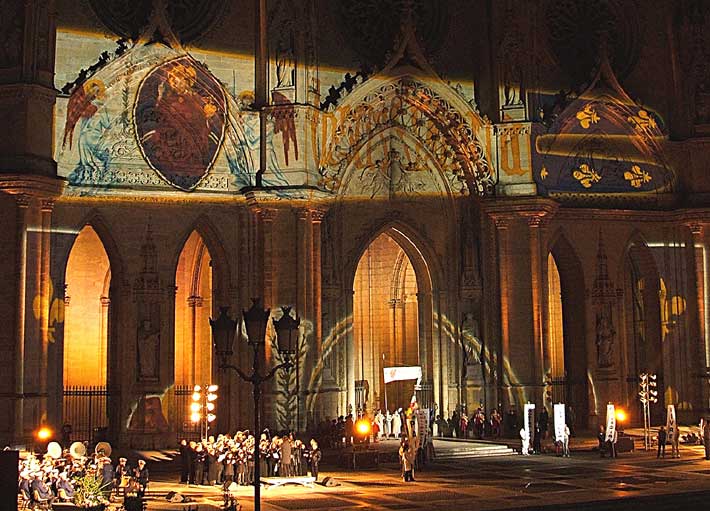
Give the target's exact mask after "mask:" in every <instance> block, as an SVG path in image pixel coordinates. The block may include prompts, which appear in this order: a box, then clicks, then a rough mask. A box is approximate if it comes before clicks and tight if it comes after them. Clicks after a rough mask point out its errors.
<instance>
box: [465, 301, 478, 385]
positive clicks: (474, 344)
mask: <svg viewBox="0 0 710 511" xmlns="http://www.w3.org/2000/svg"><path fill="white" fill-rule="evenodd" d="M461 349H462V355H463V356H462V367H461V376H462V378H463V379H466V377H467V376H468V370H469V366H475V365H479V364H481V355H482V353H480V352H479V351H478V350H479V349H480V332H479V326H478V321H477V320H476V319H475V318H474V317H473V313H472V312H467V313H466V314H464V318H463V321H462V322H461ZM477 376H478V375H477V374H475V373H474V374H471V377H474V378H477Z"/></svg>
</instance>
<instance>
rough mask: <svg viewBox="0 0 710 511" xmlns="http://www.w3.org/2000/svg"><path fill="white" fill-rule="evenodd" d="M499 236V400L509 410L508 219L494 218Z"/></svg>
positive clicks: (511, 396) (510, 395)
mask: <svg viewBox="0 0 710 511" xmlns="http://www.w3.org/2000/svg"><path fill="white" fill-rule="evenodd" d="M493 220H494V222H495V226H496V231H497V234H498V267H499V269H498V282H499V283H500V344H499V349H498V368H497V370H498V399H499V401H500V402H501V405H502V407H503V409H504V410H508V408H509V406H510V405H511V404H515V400H514V398H513V395H512V391H511V388H510V377H509V376H508V375H507V373H506V363H510V323H509V319H510V318H509V310H508V306H509V303H510V298H509V295H508V285H509V284H508V275H509V272H510V266H509V262H508V226H509V222H508V219H507V218H504V217H500V216H496V217H494V218H493Z"/></svg>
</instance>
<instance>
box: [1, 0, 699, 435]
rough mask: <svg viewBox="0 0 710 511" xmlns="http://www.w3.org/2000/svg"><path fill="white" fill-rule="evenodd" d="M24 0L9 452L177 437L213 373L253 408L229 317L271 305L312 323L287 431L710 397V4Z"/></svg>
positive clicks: (11, 269) (249, 412) (15, 21)
mask: <svg viewBox="0 0 710 511" xmlns="http://www.w3.org/2000/svg"><path fill="white" fill-rule="evenodd" d="M0 5H1V6H2V16H0V27H2V28H1V29H0V113H1V116H2V117H1V118H2V123H3V125H4V126H5V128H4V129H3V133H2V136H1V137H0V191H1V192H2V193H0V218H1V219H2V220H1V221H2V228H1V229H0V234H1V235H2V240H3V241H2V243H1V245H0V246H1V247H2V260H3V261H5V262H4V263H3V264H2V265H0V274H1V275H2V281H3V282H4V285H3V286H2V287H1V288H0V318H1V319H2V323H3V327H4V328H2V329H0V361H1V362H2V364H3V366H4V367H5V369H3V370H2V371H0V414H1V415H2V416H5V417H7V418H8V420H5V421H2V422H0V443H2V444H3V445H6V444H21V443H24V442H26V441H28V439H30V438H32V436H33V434H34V432H35V431H36V430H37V429H38V428H39V427H41V426H45V425H46V426H49V427H51V428H53V429H54V430H55V431H59V430H61V428H62V426H63V425H65V424H69V425H71V427H72V429H73V432H74V436H75V437H76V438H84V437H85V438H87V439H88V438H89V437H93V438H96V436H97V435H102V436H103V437H105V438H108V439H110V440H111V441H112V442H115V443H116V444H119V445H125V446H130V447H135V448H153V447H156V448H157V447H161V446H168V445H174V443H175V441H176V438H178V437H179V436H181V435H186V434H189V433H191V432H194V424H192V423H191V422H190V421H189V420H188V405H189V399H190V396H191V394H192V388H193V386H194V385H197V384H199V385H205V384H217V385H219V388H220V390H219V399H218V402H217V412H216V416H217V419H216V425H215V428H216V429H218V430H221V431H233V430H236V429H237V428H246V427H248V426H249V424H251V423H252V420H253V410H254V405H253V402H252V390H251V387H250V386H249V385H248V384H245V383H243V382H242V381H240V380H239V379H238V378H237V375H235V374H230V373H227V372H225V371H222V370H220V369H219V364H218V363H217V362H216V360H217V359H216V355H215V354H214V350H213V344H212V333H211V331H210V324H209V319H210V318H215V317H217V315H218V314H219V311H220V308H222V307H228V308H229V311H230V312H229V313H230V316H231V317H233V318H240V317H241V314H242V311H243V310H245V309H248V308H249V307H250V305H251V303H252V302H251V300H252V298H254V297H259V298H261V300H262V302H263V304H264V306H265V307H267V308H270V309H271V310H272V315H273V317H274V318H276V319H278V317H279V315H280V314H282V309H281V307H282V306H291V307H293V310H294V311H295V313H296V314H298V316H299V317H300V318H301V323H300V326H299V331H298V347H297V356H296V357H295V360H296V365H297V369H298V370H297V371H283V372H279V373H278V374H277V376H276V378H275V379H274V380H272V381H271V382H270V383H269V384H268V385H267V386H266V387H265V389H264V399H263V401H262V411H261V415H262V423H263V424H267V425H270V426H271V427H273V428H276V429H288V428H291V429H298V430H305V429H306V428H309V427H312V426H313V425H315V424H318V423H319V422H321V421H323V420H324V419H329V418H334V417H337V416H339V415H345V414H347V413H352V412H355V411H356V410H363V409H364V410H366V411H368V412H372V411H375V410H377V409H384V408H385V406H387V407H388V408H389V409H390V410H392V409H395V408H398V407H406V406H407V405H408V404H409V402H410V398H411V395H412V393H413V392H415V393H416V396H417V400H418V401H419V403H420V404H421V405H422V406H424V407H426V408H432V407H434V406H435V407H436V409H437V413H440V414H441V415H445V416H447V417H448V416H450V415H451V413H452V412H453V411H454V410H456V409H460V408H461V407H462V406H467V407H468V408H469V409H475V408H476V407H477V406H479V404H483V405H484V406H485V408H486V409H487V410H491V409H493V408H498V409H502V410H504V411H505V410H509V409H510V408H511V407H515V408H516V409H518V410H519V411H522V408H523V405H524V404H525V403H527V402H531V403H535V404H536V405H537V407H538V409H540V408H541V407H543V406H545V407H548V408H550V410H552V405H553V403H566V404H568V405H569V406H570V407H573V409H574V411H575V415H576V421H577V427H578V428H585V427H587V428H590V429H595V428H596V427H597V426H598V424H600V423H602V422H603V420H604V414H605V410H606V405H607V403H615V404H616V405H618V406H621V407H624V408H625V409H627V410H628V412H629V416H630V421H631V423H632V424H640V423H641V421H642V408H641V404H640V402H639V399H638V395H637V394H638V383H639V375H640V374H642V373H652V374H655V375H657V382H658V390H659V402H658V403H657V404H655V405H653V406H652V408H651V415H652V422H653V423H660V422H662V421H663V420H664V418H665V410H666V406H667V405H674V406H675V409H676V411H677V414H678V420H679V422H680V423H681V424H683V423H688V424H689V423H696V421H697V420H698V419H699V418H700V417H702V416H703V415H704V414H707V413H710V337H709V336H710V303H709V302H708V300H709V294H710V289H709V284H710V266H709V264H710V261H709V259H710V254H708V251H709V250H710V245H709V244H708V243H709V238H708V227H710V226H706V225H705V224H706V223H710V209H708V206H709V205H710V173H708V175H707V176H706V175H705V174H704V172H708V168H710V3H708V2H705V1H703V0H675V1H671V0H648V1H641V0H530V1H526V2H520V1H515V0H499V1H491V0H446V1H439V0H359V1H352V0H337V1H331V0H236V1H227V0H171V1H167V0H137V1H128V0H7V1H4V2H1V3H0ZM237 338H238V339H237V341H236V343H235V346H236V348H235V352H234V354H233V355H232V356H231V358H230V360H229V362H230V363H231V364H235V365H237V366H240V367H242V368H244V370H245V371H246V370H247V369H248V368H249V367H250V364H251V363H252V361H251V352H250V350H249V347H248V346H247V343H246V342H245V340H244V338H245V333H244V331H243V327H241V326H240V328H239V329H238V331H237ZM276 342H277V339H276V335H275V332H274V328H273V324H270V325H269V327H268V330H267V334H266V346H265V350H264V352H263V353H262V355H263V360H262V363H263V366H264V367H270V366H274V365H275V364H278V363H280V362H282V361H283V360H282V355H281V354H280V353H279V351H278V350H277V349H276V346H277V344H276ZM414 366H416V367H420V368H421V379H420V380H419V381H418V382H417V385H416V387H414V382H412V381H411V380H410V381H396V382H392V383H387V384H386V383H385V380H384V374H383V370H384V368H385V367H414ZM519 413H520V412H519Z"/></svg>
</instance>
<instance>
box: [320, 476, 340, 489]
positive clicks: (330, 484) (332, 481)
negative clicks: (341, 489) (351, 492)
mask: <svg viewBox="0 0 710 511" xmlns="http://www.w3.org/2000/svg"><path fill="white" fill-rule="evenodd" d="M320 484H322V485H323V486H326V487H328V488H332V487H333V486H340V483H339V482H338V481H337V480H336V479H335V478H334V477H330V476H328V477H326V478H325V479H323V482H321V483H320Z"/></svg>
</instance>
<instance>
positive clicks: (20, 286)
mask: <svg viewBox="0 0 710 511" xmlns="http://www.w3.org/2000/svg"><path fill="white" fill-rule="evenodd" d="M15 200H16V202H17V217H16V221H15V239H16V243H17V252H16V256H17V257H16V259H15V267H16V269H17V273H16V277H15V279H16V284H17V303H16V307H17V308H16V311H17V315H16V319H15V321H16V325H15V329H16V332H15V353H14V357H15V360H14V361H15V389H14V390H15V395H14V400H15V402H14V405H15V406H14V416H13V437H14V440H15V442H16V443H22V442H23V439H24V433H25V432H24V394H25V303H26V300H25V293H26V288H25V280H26V278H27V265H26V261H27V230H26V221H27V209H28V208H29V205H30V199H29V197H27V196H26V195H17V196H16V197H15Z"/></svg>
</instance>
